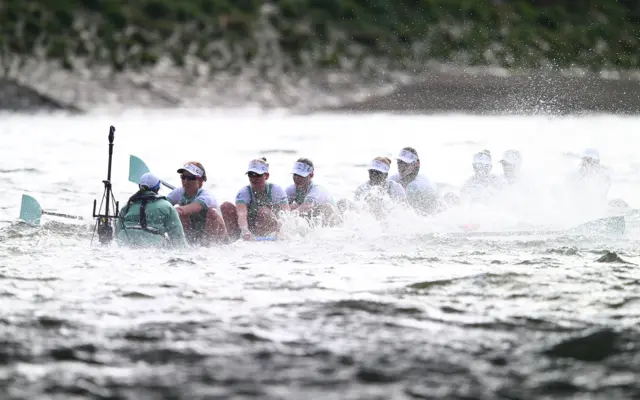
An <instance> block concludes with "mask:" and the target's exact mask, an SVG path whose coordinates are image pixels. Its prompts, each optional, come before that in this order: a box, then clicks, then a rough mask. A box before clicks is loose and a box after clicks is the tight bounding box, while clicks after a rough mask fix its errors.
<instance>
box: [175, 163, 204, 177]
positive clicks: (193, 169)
mask: <svg viewBox="0 0 640 400" xmlns="http://www.w3.org/2000/svg"><path fill="white" fill-rule="evenodd" d="M184 171H187V172H189V173H191V174H193V175H195V176H197V177H198V178H202V177H203V176H204V170H203V169H202V168H200V167H198V166H197V165H195V164H190V163H189V164H185V165H184V167H182V168H180V169H179V170H178V173H179V174H181V173H183V172H184Z"/></svg>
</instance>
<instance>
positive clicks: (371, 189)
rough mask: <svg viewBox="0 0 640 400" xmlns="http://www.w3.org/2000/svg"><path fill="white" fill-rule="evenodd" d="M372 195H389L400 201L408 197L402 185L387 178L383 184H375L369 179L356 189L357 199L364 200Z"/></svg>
mask: <svg viewBox="0 0 640 400" xmlns="http://www.w3.org/2000/svg"><path fill="white" fill-rule="evenodd" d="M370 195H374V196H375V195H382V196H384V195H388V196H389V197H390V198H391V199H392V200H394V201H398V202H404V201H406V199H407V194H406V192H405V191H404V188H403V187H402V185H401V184H399V183H398V182H395V181H392V180H387V181H386V182H385V184H384V185H382V186H373V185H371V183H370V182H369V181H367V182H365V183H363V184H362V185H360V186H358V188H357V189H356V194H355V199H356V201H358V200H363V199H364V198H365V197H368V196H370Z"/></svg>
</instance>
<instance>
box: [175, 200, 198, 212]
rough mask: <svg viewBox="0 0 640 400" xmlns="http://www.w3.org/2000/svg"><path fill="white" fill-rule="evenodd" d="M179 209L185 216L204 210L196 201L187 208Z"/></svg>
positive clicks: (181, 207)
mask: <svg viewBox="0 0 640 400" xmlns="http://www.w3.org/2000/svg"><path fill="white" fill-rule="evenodd" d="M178 208H179V209H181V210H182V213H183V214H185V215H189V214H194V213H199V212H200V211H202V210H203V209H204V207H203V205H202V204H201V203H200V202H199V201H194V202H193V203H191V204H187V205H186V206H178Z"/></svg>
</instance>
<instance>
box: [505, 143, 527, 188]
mask: <svg viewBox="0 0 640 400" xmlns="http://www.w3.org/2000/svg"><path fill="white" fill-rule="evenodd" d="M500 164H502V171H503V173H504V175H503V176H504V180H505V182H506V183H507V184H509V185H513V184H515V183H517V182H518V180H519V179H520V171H521V169H522V155H521V154H520V152H519V151H518V150H507V151H505V152H504V154H503V155H502V159H501V160H500Z"/></svg>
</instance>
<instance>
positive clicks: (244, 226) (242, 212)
mask: <svg viewBox="0 0 640 400" xmlns="http://www.w3.org/2000/svg"><path fill="white" fill-rule="evenodd" d="M236 210H237V211H238V227H239V228H240V231H242V232H244V231H246V230H248V229H249V222H248V221H247V214H248V212H247V205H246V204H244V203H237V204H236Z"/></svg>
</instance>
